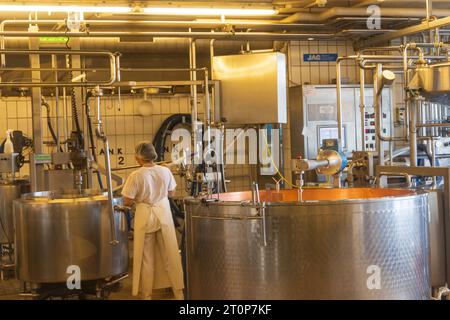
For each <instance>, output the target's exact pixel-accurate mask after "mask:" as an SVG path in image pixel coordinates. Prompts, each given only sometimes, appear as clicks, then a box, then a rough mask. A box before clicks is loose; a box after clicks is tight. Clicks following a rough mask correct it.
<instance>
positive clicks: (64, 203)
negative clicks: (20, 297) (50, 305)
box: [14, 190, 128, 298]
mask: <svg viewBox="0 0 450 320" xmlns="http://www.w3.org/2000/svg"><path fill="white" fill-rule="evenodd" d="M120 204H121V199H119V198H116V199H114V205H115V206H119V205H120ZM14 206H15V207H14V213H15V219H16V241H15V243H16V246H17V247H18V248H20V250H17V253H16V254H17V268H16V269H17V278H18V279H20V280H22V281H23V282H24V283H25V284H26V285H27V287H26V288H24V289H25V291H26V292H27V293H28V296H31V297H39V298H46V297H49V296H54V295H57V296H65V295H74V294H78V293H79V294H82V295H87V294H93V295H95V296H97V297H99V298H102V297H105V296H107V295H108V293H109V291H110V290H113V289H115V287H114V285H116V284H117V283H118V282H119V281H120V280H122V279H123V278H124V277H126V276H127V273H128V225H127V221H126V218H125V215H124V214H123V213H122V212H120V211H115V212H114V236H115V238H111V230H110V228H109V219H110V214H109V200H108V196H107V194H106V192H99V191H95V190H82V191H81V193H80V192H79V191H78V190H73V191H67V190H66V191H65V192H36V193H30V194H26V195H24V196H22V198H21V199H20V200H17V201H15V204H14ZM113 241H115V242H116V243H113ZM43 257H45V259H44V258H43ZM74 268H76V270H77V271H78V270H79V274H77V276H78V277H79V278H78V279H77V280H78V281H79V282H80V286H79V287H78V288H75V289H76V290H69V288H67V287H65V286H61V285H58V284H61V283H63V284H65V283H66V281H68V276H70V275H72V273H73V272H74V271H73V270H74Z"/></svg>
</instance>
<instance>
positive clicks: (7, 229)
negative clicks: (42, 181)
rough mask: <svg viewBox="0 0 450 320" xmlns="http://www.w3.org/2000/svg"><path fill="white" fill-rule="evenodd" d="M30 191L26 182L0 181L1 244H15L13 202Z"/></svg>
mask: <svg viewBox="0 0 450 320" xmlns="http://www.w3.org/2000/svg"><path fill="white" fill-rule="evenodd" d="M29 189H30V184H29V182H28V181H26V180H14V181H0V244H7V243H13V242H14V219H13V201H14V200H15V199H18V198H20V195H21V194H23V193H26V192H29Z"/></svg>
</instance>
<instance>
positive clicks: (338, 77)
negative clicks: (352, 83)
mask: <svg viewBox="0 0 450 320" xmlns="http://www.w3.org/2000/svg"><path fill="white" fill-rule="evenodd" d="M341 95H342V92H341V60H340V59H338V60H337V62H336V103H337V127H338V139H339V141H342V96H341Z"/></svg>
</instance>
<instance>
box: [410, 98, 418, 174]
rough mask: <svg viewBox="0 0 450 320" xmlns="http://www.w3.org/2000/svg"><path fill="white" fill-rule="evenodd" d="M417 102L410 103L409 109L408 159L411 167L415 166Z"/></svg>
mask: <svg viewBox="0 0 450 320" xmlns="http://www.w3.org/2000/svg"><path fill="white" fill-rule="evenodd" d="M416 117H417V101H412V103H411V104H410V107H409V122H410V123H409V158H410V165H411V166H412V167H415V166H417V129H416V123H417V119H416Z"/></svg>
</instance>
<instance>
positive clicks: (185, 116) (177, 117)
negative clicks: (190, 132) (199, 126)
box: [153, 113, 192, 161]
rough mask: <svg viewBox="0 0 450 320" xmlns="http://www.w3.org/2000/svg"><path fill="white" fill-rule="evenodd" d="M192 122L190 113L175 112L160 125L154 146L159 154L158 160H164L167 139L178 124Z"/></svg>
mask: <svg viewBox="0 0 450 320" xmlns="http://www.w3.org/2000/svg"><path fill="white" fill-rule="evenodd" d="M191 122H192V118H191V115H190V114H189V113H180V114H174V115H171V116H170V117H168V118H167V119H166V120H164V122H163V123H162V124H161V126H160V127H159V129H158V131H157V132H156V134H155V137H154V138H153V146H154V147H155V150H156V153H157V154H158V158H157V161H163V160H164V152H165V149H164V145H165V143H166V139H167V137H168V136H169V134H170V133H171V132H172V130H173V129H174V128H175V126H176V125H178V124H180V123H185V124H190V123H191Z"/></svg>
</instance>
